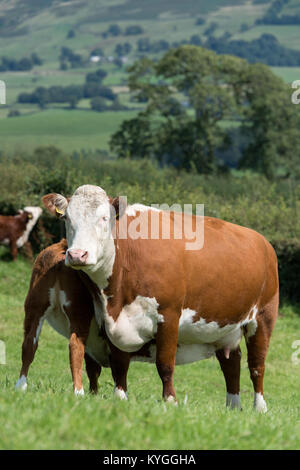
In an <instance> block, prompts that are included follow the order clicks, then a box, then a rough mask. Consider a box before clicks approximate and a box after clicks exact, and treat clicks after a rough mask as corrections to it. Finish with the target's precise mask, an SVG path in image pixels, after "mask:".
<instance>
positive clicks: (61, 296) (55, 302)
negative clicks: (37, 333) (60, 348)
mask: <svg viewBox="0 0 300 470" xmlns="http://www.w3.org/2000/svg"><path fill="white" fill-rule="evenodd" d="M49 301H50V306H49V307H48V308H47V310H46V312H45V318H46V320H47V322H48V323H49V325H50V326H51V327H52V328H53V329H54V330H55V331H57V333H59V334H60V335H62V336H64V337H65V338H69V337H70V320H69V318H68V316H67V315H66V312H65V307H66V306H68V305H69V301H68V300H67V298H66V294H65V292H64V291H63V290H59V286H58V283H57V284H56V285H55V287H53V288H51V289H49Z"/></svg>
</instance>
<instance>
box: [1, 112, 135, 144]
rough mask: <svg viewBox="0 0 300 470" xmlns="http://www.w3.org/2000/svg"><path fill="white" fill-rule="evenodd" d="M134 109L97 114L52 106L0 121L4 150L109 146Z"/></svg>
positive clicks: (132, 114)
mask: <svg viewBox="0 0 300 470" xmlns="http://www.w3.org/2000/svg"><path fill="white" fill-rule="evenodd" d="M134 115H135V112H134V111H128V112H123V111H121V112H108V111H107V112H103V113H97V112H94V111H88V110H67V109H49V110H45V111H42V112H37V113H34V114H30V115H26V116H19V117H15V118H8V119H1V120H0V139H1V150H4V151H13V150H32V149H33V148H35V147H37V146H40V145H50V144H51V145H55V146H57V147H59V148H61V149H62V150H65V151H68V152H72V151H74V150H81V149H92V150H93V149H104V150H105V149H108V141H109V138H110V136H111V134H112V133H113V132H114V131H115V130H117V128H118V127H119V125H120V124H121V122H122V121H123V120H124V119H130V118H132V117H133V116H134Z"/></svg>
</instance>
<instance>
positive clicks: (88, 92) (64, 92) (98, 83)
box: [18, 69, 117, 108]
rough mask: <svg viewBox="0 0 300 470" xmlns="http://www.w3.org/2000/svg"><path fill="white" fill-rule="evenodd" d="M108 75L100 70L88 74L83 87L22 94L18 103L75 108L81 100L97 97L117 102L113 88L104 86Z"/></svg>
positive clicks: (68, 87) (58, 88) (70, 86)
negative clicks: (65, 104) (52, 104)
mask: <svg viewBox="0 0 300 470" xmlns="http://www.w3.org/2000/svg"><path fill="white" fill-rule="evenodd" d="M106 75H107V72H105V70H102V69H99V70H96V71H95V72H90V73H88V74H87V75H86V77H85V83H84V84H83V85H68V86H58V85H54V86H51V87H48V88H46V87H37V88H36V89H35V90H34V91H33V92H32V93H20V94H19V96H18V102H19V103H33V104H37V105H39V106H40V107H41V108H44V107H45V106H46V105H47V104H49V103H69V104H70V106H71V107H72V108H74V107H76V105H77V103H78V101H79V100H81V99H83V98H95V97H101V98H102V99H105V100H109V101H111V102H115V101H116V100H117V95H115V93H113V91H112V90H111V88H109V87H106V86H104V85H103V84H102V81H103V79H104V78H105V77H106Z"/></svg>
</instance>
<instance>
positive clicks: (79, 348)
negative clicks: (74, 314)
mask: <svg viewBox="0 0 300 470" xmlns="http://www.w3.org/2000/svg"><path fill="white" fill-rule="evenodd" d="M69 358H70V367H71V372H72V378H73V390H74V393H75V395H84V390H83V385H82V366H83V358H84V342H83V339H82V338H81V337H79V336H78V335H77V334H76V333H75V332H73V333H72V334H71V337H70V342H69Z"/></svg>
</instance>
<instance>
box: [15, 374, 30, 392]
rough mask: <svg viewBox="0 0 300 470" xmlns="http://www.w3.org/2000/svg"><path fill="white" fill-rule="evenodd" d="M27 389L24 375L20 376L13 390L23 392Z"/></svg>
mask: <svg viewBox="0 0 300 470" xmlns="http://www.w3.org/2000/svg"><path fill="white" fill-rule="evenodd" d="M26 389H27V381H26V377H25V375H21V377H20V378H19V380H18V381H17V383H16V385H15V390H21V391H22V392H25V391H26Z"/></svg>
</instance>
